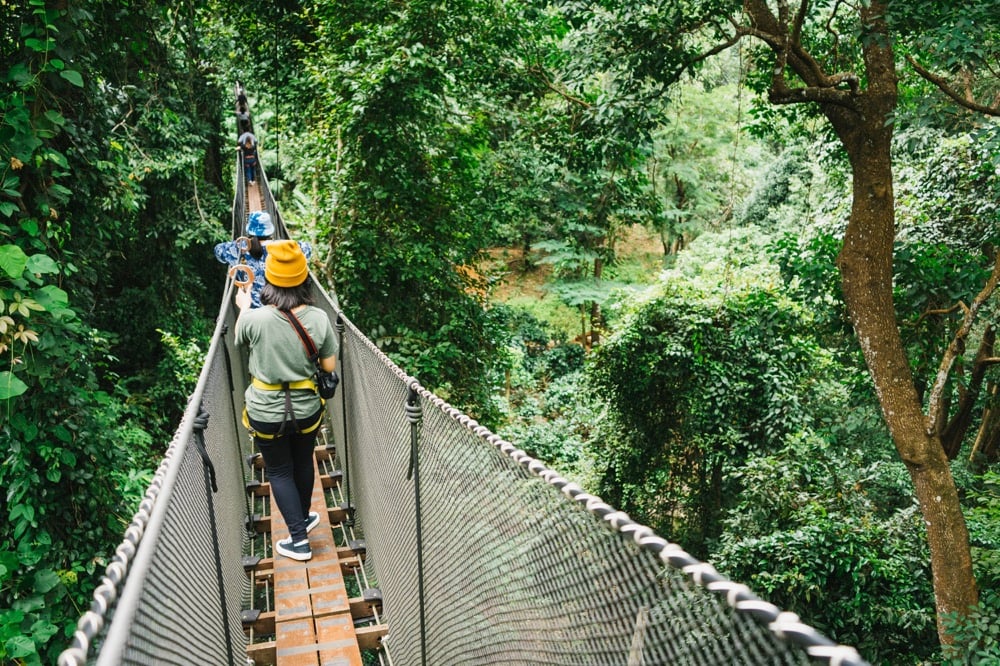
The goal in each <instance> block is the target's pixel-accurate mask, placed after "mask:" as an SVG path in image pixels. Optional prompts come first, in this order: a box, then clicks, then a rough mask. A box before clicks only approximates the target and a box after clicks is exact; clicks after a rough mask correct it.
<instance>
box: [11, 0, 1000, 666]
mask: <svg viewBox="0 0 1000 666" xmlns="http://www.w3.org/2000/svg"><path fill="white" fill-rule="evenodd" d="M0 18H2V20H0V35H2V38H0V49H2V66H0V234H2V239H0V350H2V351H3V359H4V363H3V365H2V367H0V401H2V405H0V406H2V409H3V413H2V416H0V453H2V456H3V464H2V467H0V488H2V490H3V492H2V494H0V515H2V516H3V520H2V521H0V660H2V663H5V664H7V663H10V664H14V663H18V664H20V663H24V664H39V663H53V662H54V658H55V655H57V654H58V653H59V652H60V651H61V650H62V649H63V648H64V647H65V645H66V641H67V636H68V635H69V633H71V632H72V628H73V626H74V625H75V623H76V620H77V617H78V616H79V614H80V612H81V608H85V607H86V605H87V603H88V599H89V597H90V595H91V593H92V592H93V589H94V586H95V585H96V583H97V579H96V576H95V573H96V572H99V571H100V570H102V569H103V567H104V566H105V564H106V561H107V558H108V557H109V555H110V554H111V552H112V550H113V547H114V544H116V543H117V542H118V541H119V539H120V537H121V534H122V532H123V530H124V527H125V525H127V523H128V522H129V520H130V517H131V515H132V513H133V512H134V510H135V506H136V503H137V501H138V499H139V498H140V497H141V495H142V493H143V492H144V491H145V488H146V485H147V484H148V481H149V479H150V477H151V474H152V471H153V470H154V469H155V467H156V465H157V464H158V461H159V459H160V457H161V455H162V453H163V451H164V450H165V448H166V446H167V444H168V443H169V441H170V437H171V434H172V432H173V429H174V427H175V426H176V424H177V421H178V418H179V416H180V414H181V413H182V411H183V408H184V406H185V402H186V396H187V395H188V392H189V391H190V389H191V387H192V386H193V383H194V381H195V379H196V377H197V374H198V372H199V370H200V366H201V361H202V355H203V354H204V352H205V345H206V341H207V340H208V339H209V337H210V334H211V330H212V328H213V326H214V318H215V316H216V314H217V312H218V307H219V299H220V297H221V294H222V288H223V284H224V275H225V271H224V267H223V266H222V265H221V264H219V263H217V262H216V261H215V260H214V258H213V256H212V246H213V245H214V244H215V243H217V242H220V241H222V240H225V239H226V238H227V235H228V233H229V231H228V229H229V215H230V205H231V202H232V194H233V187H234V185H233V178H234V167H235V154H236V153H235V136H236V135H235V116H234V113H233V111H234V104H233V102H234V100H233V93H232V91H233V85H234V83H235V82H236V81H241V82H242V83H243V84H244V85H245V86H246V89H247V91H248V93H249V95H250V102H251V107H252V109H253V112H254V117H255V127H256V129H257V134H258V138H259V139H260V142H261V157H262V162H263V167H264V169H265V171H266V173H267V175H268V178H269V181H270V184H271V187H272V189H273V191H274V192H275V196H276V198H277V202H278V206H279V207H280V208H281V210H282V213H283V216H284V218H285V220H286V223H288V225H289V227H290V229H291V232H292V233H293V234H294V235H296V236H297V237H299V238H300V239H302V240H308V241H310V242H311V243H312V244H313V246H314V248H315V263H314V265H313V271H314V273H315V274H316V275H317V276H318V277H319V278H320V280H321V281H322V282H323V283H324V285H325V287H326V288H327V290H329V291H331V292H335V293H336V294H337V297H338V298H339V301H340V304H341V306H342V307H343V308H344V310H345V312H347V313H348V314H349V316H350V317H351V318H352V321H353V322H354V323H355V324H357V325H358V326H359V327H360V328H361V329H362V330H364V331H366V332H368V334H369V335H370V336H371V337H372V339H373V340H375V341H376V342H377V343H378V344H379V346H380V348H382V349H383V350H384V351H385V352H386V353H387V354H389V355H390V356H391V358H393V360H395V361H396V362H397V363H398V364H399V365H400V366H401V367H403V368H404V369H406V371H407V372H408V373H410V374H412V375H414V376H416V377H419V378H420V379H421V381H422V383H423V384H424V385H425V386H427V387H428V388H430V389H432V390H434V391H435V392H436V393H437V394H438V395H440V396H442V397H443V398H445V399H446V400H448V401H449V402H450V403H451V404H453V405H455V406H457V407H459V408H460V409H462V410H463V411H465V412H467V413H469V414H471V415H473V416H475V417H476V418H477V419H478V420H480V421H481V422H482V423H484V424H486V425H488V426H489V427H491V428H492V429H494V430H496V431H497V432H499V433H500V434H502V435H503V436H504V437H505V438H507V439H509V440H511V441H514V442H516V443H517V444H518V445H519V446H521V447H523V448H524V449H526V450H527V451H529V452H530V453H531V454H532V455H534V456H537V457H539V458H541V459H543V460H545V461H547V462H549V463H550V464H551V465H552V466H554V467H556V468H558V469H559V470H560V471H561V472H563V473H565V474H567V475H569V476H571V477H573V478H575V479H577V480H578V481H579V482H580V483H581V484H582V485H584V486H585V487H587V488H588V489H590V490H591V491H593V492H594V493H595V494H598V495H601V496H602V497H603V498H604V499H606V500H607V501H608V502H609V503H611V504H613V505H615V506H617V507H618V508H621V509H622V510H624V511H626V512H628V513H629V514H630V515H632V516H633V517H634V518H635V519H636V520H639V521H640V522H643V523H645V524H648V525H650V526H652V527H653V528H654V529H656V530H657V531H658V532H659V533H660V534H661V535H663V536H664V537H666V538H668V539H670V540H672V541H676V542H678V543H680V544H681V545H682V546H684V547H685V548H686V549H687V550H689V551H690V552H691V553H693V554H695V555H696V556H698V557H700V558H702V559H706V560H708V561H711V562H712V563H713V564H715V565H716V566H717V567H718V568H719V570H720V571H723V572H724V573H725V574H726V575H727V576H729V577H731V578H733V579H735V580H738V581H741V582H744V583H746V584H748V585H749V586H750V587H751V588H752V589H754V590H755V591H756V592H758V593H759V594H760V595H761V596H762V597H764V598H767V599H768V600H769V601H772V602H774V603H776V604H777V605H779V606H781V607H782V608H784V609H787V610H791V611H794V612H796V613H798V614H799V615H800V616H801V617H802V618H803V619H805V620H807V621H808V622H809V623H810V624H812V625H813V626H815V627H816V628H817V629H819V630H820V631H822V632H823V633H824V634H826V635H828V636H830V637H831V638H833V639H835V640H837V641H838V642H841V643H846V644H851V645H854V646H856V647H857V648H858V650H859V651H860V652H861V653H862V655H864V656H865V657H866V658H867V659H869V660H870V661H871V662H872V663H874V664H918V663H920V664H937V663H954V664H989V663H998V661H997V660H1000V647H998V641H1000V625H998V623H997V620H996V618H997V616H998V613H1000V550H998V548H1000V465H998V461H1000V404H998V402H997V401H998V385H1000V384H998V380H1000V375H998V374H997V373H998V369H997V367H996V366H997V364H998V361H1000V354H997V353H996V350H995V338H996V326H997V323H998V321H1000V308H998V295H997V293H996V287H997V283H998V280H1000V263H998V253H997V249H998V240H1000V212H998V211H1000V173H998V167H1000V131H998V129H1000V126H998V121H997V116H998V115H1000V12H998V11H997V7H996V2H995V0H963V1H957V2H950V3H944V2H938V1H936V0H916V1H914V0H911V1H908V2H901V1H894V0H866V1H864V2H857V3H849V2H848V3H842V2H820V3H807V2H802V3H799V4H793V3H788V2H785V1H784V0H779V1H777V2H775V1H764V0H745V1H744V2H735V1H730V0H690V1H685V2H659V3H634V2H629V1H626V0H596V1H593V2H588V1H575V0H574V1H570V0H555V1H551V2H533V1H531V0H523V1H502V0H453V1H451V2H447V3H446V2H427V1H409V2H406V1H403V2H386V1H383V0H365V1H364V2H359V1H356V0H337V1H334V0H317V1H309V0H280V1H278V2H273V3H245V2H230V1H228V0H203V1H200V2H193V1H190V0H179V1H178V2H172V3H161V2H151V1H146V0H117V1H116V0H101V1H100V2H98V1H96V0H80V1H79V2H72V3H71V2H60V1H50V0H0Z"/></svg>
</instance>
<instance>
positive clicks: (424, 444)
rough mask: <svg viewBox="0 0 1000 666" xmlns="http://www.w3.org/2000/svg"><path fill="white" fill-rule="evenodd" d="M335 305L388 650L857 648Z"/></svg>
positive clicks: (511, 659) (489, 655)
mask: <svg viewBox="0 0 1000 666" xmlns="http://www.w3.org/2000/svg"><path fill="white" fill-rule="evenodd" d="M331 307H333V306H332V304H331ZM334 311H335V312H336V315H337V317H338V319H337V323H338V330H341V331H343V333H342V336H343V341H342V345H341V360H340V368H341V372H342V376H343V381H342V387H343V393H342V394H341V396H340V400H335V404H334V411H335V415H334V418H333V420H332V422H333V423H334V424H335V427H336V428H340V429H341V432H338V433H335V441H336V442H337V447H338V455H339V459H340V460H341V461H347V462H348V466H347V469H346V470H345V471H346V474H347V478H348V480H349V488H350V489H351V493H352V494H353V497H352V498H351V502H352V504H353V505H354V507H355V516H356V521H357V528H358V529H359V530H360V532H361V533H362V534H363V536H364V538H365V540H366V543H367V546H368V554H369V558H370V560H371V562H372V563H373V568H374V570H375V571H376V574H377V576H378V585H379V588H380V589H381V592H382V597H383V600H384V618H383V619H384V621H385V622H386V623H387V624H388V625H389V628H390V631H389V636H388V637H387V638H386V639H385V640H384V643H385V644H386V646H387V648H388V649H389V651H390V653H391V654H392V657H393V661H394V663H398V664H431V665H439V664H449V665H453V664H546V665H558V664H567V665H570V664H572V665H576V664H622V665H623V666H639V665H642V664H647V665H649V664H692V665H695V664H698V665H705V664H737V663H738V664H805V663H829V664H835V665H843V666H846V665H849V664H853V665H859V664H864V663H865V661H864V660H863V659H862V658H861V657H860V655H858V653H857V652H856V650H855V649H854V648H852V647H848V646H842V645H837V644H835V643H834V642H833V641H830V640H829V639H827V638H826V637H824V636H822V635H821V634H819V633H818V632H817V631H816V630H815V629H813V628H812V627H810V626H808V625H807V624H805V623H803V622H801V621H800V620H799V618H798V617H796V616H795V615H794V614H792V613H787V612H782V611H781V610H780V609H778V608H777V607H776V606H774V605H772V604H770V603H767V602H765V601H763V600H761V599H759V598H758V597H756V596H755V595H754V594H753V593H752V592H751V591H750V590H749V589H748V588H747V587H746V586H745V585H741V584H738V583H735V582H733V581H730V580H728V579H727V578H725V577H724V576H722V575H721V574H719V573H718V572H717V571H716V570H715V569H714V568H713V567H712V566H711V565H710V564H707V563H703V562H700V561H698V560H697V559H695V558H693V557H692V556H690V555H689V554H687V553H686V552H685V551H684V550H683V549H682V548H680V547H679V546H677V545H676V544H671V543H668V542H667V541H665V540H664V539H662V538H660V537H658V536H657V535H656V534H654V533H653V532H652V530H650V529H649V528H648V527H645V526H643V525H640V524H638V523H636V522H634V521H632V520H631V519H630V518H629V517H628V516H627V515H625V514H624V513H622V512H620V511H616V510H615V509H614V508H613V507H611V506H609V505H607V504H606V503H604V502H603V501H601V499H600V498H598V497H596V496H594V495H591V494H588V493H586V492H585V491H584V490H583V489H582V488H580V487H579V486H577V485H576V484H574V483H571V482H569V481H568V480H566V479H564V478H562V477H561V476H559V475H558V474H557V473H556V472H554V471H552V470H550V469H548V468H547V467H546V466H545V465H544V464H543V463H542V462H540V461H538V460H535V459H534V458H532V457H530V456H529V455H527V454H526V453H525V452H524V451H521V450H519V449H518V448H517V447H516V446H514V445H513V444H511V443H509V442H506V441H504V440H503V439H501V438H499V437H498V436H497V435H495V434H493V433H492V432H490V431H489V430H488V429H486V428H485V427H482V426H480V425H479V424H478V423H476V421H474V420H472V419H471V418H469V417H468V416H466V415H465V414H463V413H461V412H459V411H457V410H455V409H454V408H452V407H450V406H449V405H448V404H447V403H445V402H444V401H443V400H441V399H440V398H438V397H436V396H435V395H434V394H432V393H430V392H429V391H427V390H426V389H424V388H423V387H422V386H420V384H419V383H418V382H417V381H416V380H415V379H414V378H412V377H409V376H408V375H406V374H405V373H404V372H403V371H402V370H400V369H399V368H398V367H397V366H396V365H394V364H393V363H392V361H391V360H389V359H388V357H386V356H385V354H383V353H382V352H381V351H380V350H379V349H378V348H377V347H376V346H375V345H374V344H373V343H372V342H371V341H370V340H369V339H368V338H367V337H366V336H365V335H364V334H363V333H362V332H360V331H359V330H357V329H356V328H355V327H354V326H353V325H352V324H351V323H350V321H349V320H347V318H346V317H345V316H344V315H343V313H341V312H339V311H336V308H335V307H334Z"/></svg>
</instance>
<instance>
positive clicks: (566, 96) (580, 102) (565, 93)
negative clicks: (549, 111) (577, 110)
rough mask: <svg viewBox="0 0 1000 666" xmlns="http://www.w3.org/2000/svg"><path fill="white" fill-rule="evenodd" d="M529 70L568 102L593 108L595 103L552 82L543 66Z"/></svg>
mask: <svg viewBox="0 0 1000 666" xmlns="http://www.w3.org/2000/svg"><path fill="white" fill-rule="evenodd" d="M528 71H529V72H531V73H532V74H534V75H535V76H537V77H538V78H539V79H541V81H542V83H543V84H545V87H546V88H548V89H549V90H551V91H552V92H554V93H555V94H557V95H559V96H560V97H562V98H563V99H564V100H566V101H567V102H572V103H573V104H576V105H578V106H582V107H583V108H585V109H590V108H593V105H592V104H590V102H587V101H586V100H583V99H580V98H579V97H576V96H574V95H572V94H570V92H569V91H568V90H566V89H565V88H561V87H559V86H557V85H555V84H554V83H552V81H551V80H550V79H549V77H548V75H547V74H546V73H545V70H543V69H542V68H541V67H539V66H537V65H536V66H533V67H530V68H529V69H528Z"/></svg>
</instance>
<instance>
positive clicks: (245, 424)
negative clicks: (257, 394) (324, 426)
mask: <svg viewBox="0 0 1000 666" xmlns="http://www.w3.org/2000/svg"><path fill="white" fill-rule="evenodd" d="M322 422H323V419H321V418H320V419H316V423H314V424H312V425H311V426H309V427H308V428H306V429H304V430H301V431H300V432H301V433H302V434H303V435H304V434H306V433H308V432H312V431H313V430H315V429H316V428H318V427H319V424H320V423H322ZM243 427H245V428H246V429H247V430H249V431H250V436H251V437H259V438H261V439H274V438H275V437H278V436H279V434H280V433H267V432H257V431H256V430H254V429H253V426H251V425H250V415H249V414H247V408H246V407H244V408H243Z"/></svg>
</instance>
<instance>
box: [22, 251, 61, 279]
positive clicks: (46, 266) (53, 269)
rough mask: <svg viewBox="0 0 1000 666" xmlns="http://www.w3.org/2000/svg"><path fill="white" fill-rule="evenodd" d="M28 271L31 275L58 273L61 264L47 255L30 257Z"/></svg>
mask: <svg viewBox="0 0 1000 666" xmlns="http://www.w3.org/2000/svg"><path fill="white" fill-rule="evenodd" d="M27 269H28V272H30V273H41V274H44V273H58V272H59V264H57V263H56V262H55V260H54V259H52V257H50V256H48V255H47V254H33V255H31V256H30V257H28V264H27Z"/></svg>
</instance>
